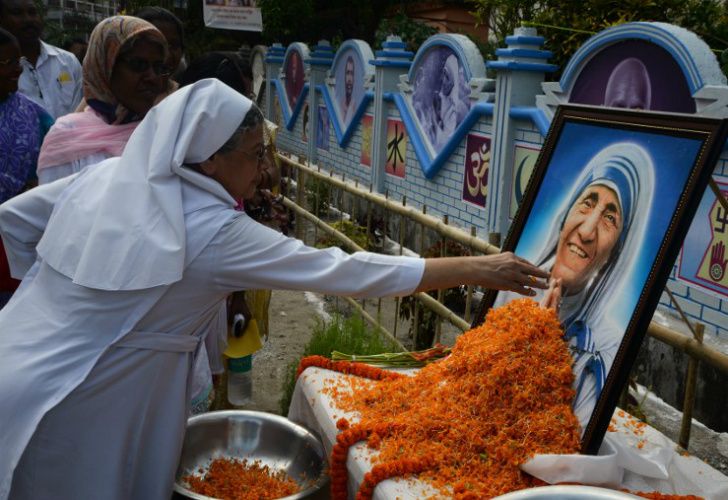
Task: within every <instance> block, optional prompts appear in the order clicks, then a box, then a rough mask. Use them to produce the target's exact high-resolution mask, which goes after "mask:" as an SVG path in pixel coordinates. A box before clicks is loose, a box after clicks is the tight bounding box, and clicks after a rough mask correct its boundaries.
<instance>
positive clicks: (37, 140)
mask: <svg viewBox="0 0 728 500" xmlns="http://www.w3.org/2000/svg"><path fill="white" fill-rule="evenodd" d="M20 57H21V53H20V45H19V44H18V40H17V39H16V38H15V36H13V34H11V33H10V32H9V31H6V30H4V29H2V28H0V204H2V203H4V202H6V201H7V200H9V199H10V198H12V197H14V196H16V195H18V194H20V193H22V192H23V191H24V190H25V189H26V188H28V187H30V186H32V185H34V184H35V182H36V178H35V168H36V165H37V163H38V152H39V151H40V145H41V142H42V141H43V137H44V136H45V134H46V132H48V129H49V128H50V127H51V125H52V124H53V118H51V116H50V115H49V114H48V113H47V112H46V111H45V110H44V109H43V108H41V107H40V106H39V105H37V104H36V103H34V102H33V101H31V100H30V99H28V98H27V97H25V96H24V95H23V94H21V93H20V92H18V79H19V78H20V73H22V71H23V68H22V66H21V65H20ZM19 284H20V282H19V281H17V280H14V279H12V278H11V277H10V270H9V268H8V262H7V259H6V258H5V250H4V248H3V247H2V243H0V308H2V306H4V305H5V303H6V302H7V301H8V299H10V296H11V295H12V294H13V292H14V291H15V289H16V288H17V287H18V285H19Z"/></svg>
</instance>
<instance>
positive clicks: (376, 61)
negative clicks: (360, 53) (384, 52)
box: [369, 59, 412, 68]
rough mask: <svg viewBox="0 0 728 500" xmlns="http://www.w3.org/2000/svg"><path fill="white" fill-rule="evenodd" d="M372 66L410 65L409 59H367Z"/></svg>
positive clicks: (401, 66) (406, 66) (399, 66)
mask: <svg viewBox="0 0 728 500" xmlns="http://www.w3.org/2000/svg"><path fill="white" fill-rule="evenodd" d="M369 64H371V65H372V66H382V67H390V68H409V67H410V66H412V62H411V61H382V60H379V59H372V60H370V61H369Z"/></svg>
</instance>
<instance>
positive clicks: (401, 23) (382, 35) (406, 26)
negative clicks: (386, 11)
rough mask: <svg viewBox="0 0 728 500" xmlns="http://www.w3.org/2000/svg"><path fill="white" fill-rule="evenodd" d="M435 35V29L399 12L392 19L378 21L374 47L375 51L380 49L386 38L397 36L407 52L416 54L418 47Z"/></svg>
mask: <svg viewBox="0 0 728 500" xmlns="http://www.w3.org/2000/svg"><path fill="white" fill-rule="evenodd" d="M436 33H437V29H436V28H433V27H431V26H428V25H427V24H425V23H423V22H421V21H417V20H414V19H410V18H409V17H407V15H406V14H404V13H403V12H400V13H398V14H396V15H395V16H394V17H391V18H388V19H382V20H381V21H380V23H379V26H378V27H377V31H376V33H375V35H374V47H376V48H377V49H378V48H379V47H381V46H382V43H383V42H384V41H385V40H386V39H387V36H389V35H398V36H399V37H401V38H402V41H403V42H405V43H406V44H407V50H411V51H412V52H417V49H418V48H419V47H420V45H422V44H423V43H425V40H427V39H428V38H429V37H431V36H432V35H434V34H436Z"/></svg>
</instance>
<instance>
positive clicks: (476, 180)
mask: <svg viewBox="0 0 728 500" xmlns="http://www.w3.org/2000/svg"><path fill="white" fill-rule="evenodd" d="M489 166H490V148H489V144H488V143H487V142H483V143H482V144H481V145H480V147H479V148H478V149H477V150H476V151H474V152H473V153H471V154H470V168H469V169H468V170H467V171H466V173H465V183H466V186H467V189H468V194H469V195H470V196H472V197H473V198H476V197H478V196H483V197H484V196H485V194H486V193H487V191H488V167H489Z"/></svg>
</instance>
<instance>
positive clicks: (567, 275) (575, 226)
mask: <svg viewBox="0 0 728 500" xmlns="http://www.w3.org/2000/svg"><path fill="white" fill-rule="evenodd" d="M621 231H622V208H621V206H620V204H619V199H618V198H617V195H616V194H615V193H614V191H612V190H611V189H609V188H608V187H605V186H602V185H599V184H595V185H592V186H589V187H587V188H586V189H585V190H584V192H583V193H581V194H580V195H579V197H578V198H577V199H576V202H575V203H574V205H573V206H572V207H571V208H570V209H569V213H568V215H567V216H566V220H565V221H564V227H563V228H562V229H561V234H560V236H559V242H558V244H557V246H556V260H555V261H554V267H553V269H552V270H551V276H552V277H554V278H561V280H562V286H563V288H564V291H565V293H566V294H568V295H573V294H575V293H578V292H580V291H581V290H582V289H583V288H584V286H586V284H587V283H588V282H589V280H590V279H591V278H592V277H593V276H594V275H595V274H596V273H597V272H598V271H599V269H601V268H602V266H603V265H604V264H605V263H606V262H607V260H608V259H609V256H610V255H611V252H612V249H613V248H614V245H615V244H616V243H617V240H618V239H619V235H620V233H621Z"/></svg>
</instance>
